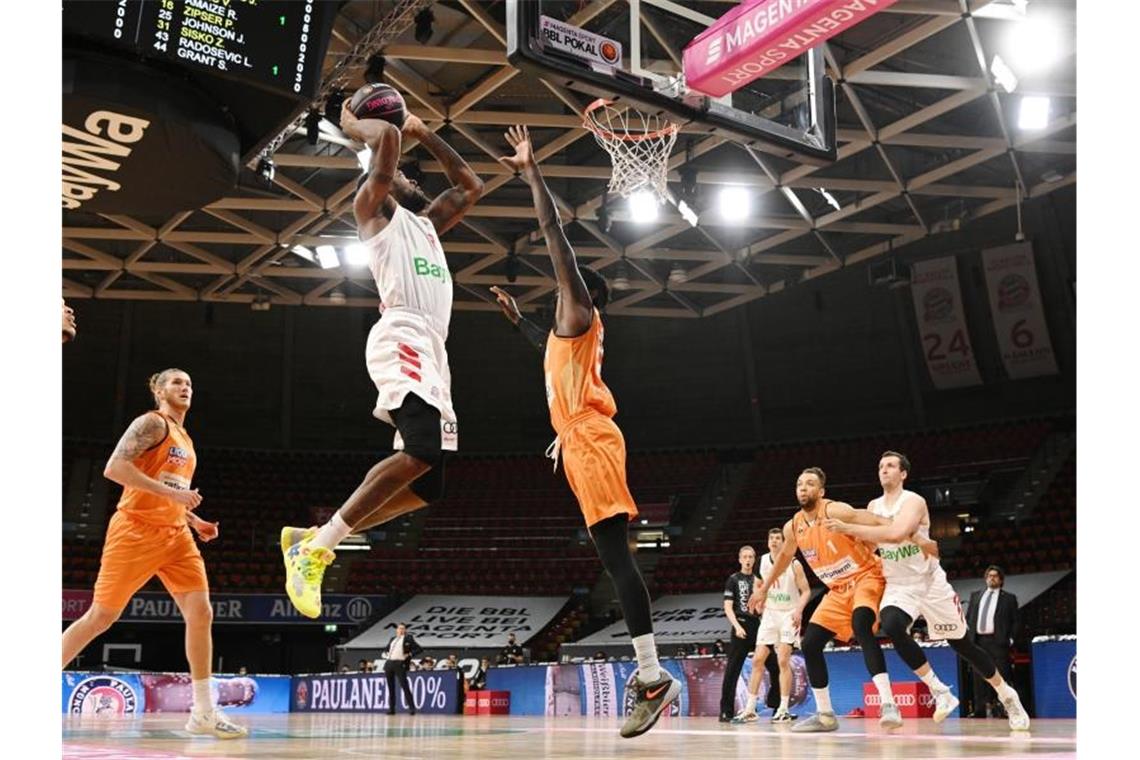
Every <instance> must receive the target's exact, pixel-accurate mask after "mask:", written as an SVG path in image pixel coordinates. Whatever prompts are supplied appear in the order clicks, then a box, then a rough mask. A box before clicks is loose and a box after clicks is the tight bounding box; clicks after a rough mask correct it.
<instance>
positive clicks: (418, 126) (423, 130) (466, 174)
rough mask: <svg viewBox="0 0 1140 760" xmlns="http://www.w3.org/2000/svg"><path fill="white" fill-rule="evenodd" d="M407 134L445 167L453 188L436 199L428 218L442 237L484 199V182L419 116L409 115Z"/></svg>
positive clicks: (406, 127) (405, 131)
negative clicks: (476, 203)
mask: <svg viewBox="0 0 1140 760" xmlns="http://www.w3.org/2000/svg"><path fill="white" fill-rule="evenodd" d="M403 132H404V134H405V135H406V136H407V137H411V138H415V139H416V140H419V141H420V144H421V145H423V146H424V147H425V148H427V150H428V152H429V153H431V154H432V155H433V156H435V158H436V160H437V161H439V163H440V164H441V165H442V166H443V173H444V174H445V175H447V181H448V182H450V183H451V185H452V186H451V187H449V188H448V189H447V190H444V191H443V192H442V193H440V194H439V195H437V196H436V197H435V200H433V201H432V202H431V204H430V205H429V206H428V208H427V217H428V219H430V220H431V223H432V224H433V225H435V231H436V233H437V234H439V235H442V234H443V233H445V232H447V231H448V230H449V229H451V228H452V227H454V226H455V225H457V224H459V220H461V219H462V218H463V215H464V214H466V213H467V212H468V211H469V210H470V209H471V207H472V206H474V205H475V202H476V201H478V200H479V199H480V198H481V197H483V180H481V179H479V175H478V174H476V173H475V172H474V171H472V169H471V167H470V166H469V165H468V164H467V162H466V161H464V160H463V157H462V156H460V155H459V154H458V153H456V152H455V149H454V148H452V147H451V146H450V145H448V144H447V143H446V142H444V140H443V138H441V137H440V136H439V135H437V134H436V133H435V132H432V131H431V130H430V129H428V128H427V127H426V126H425V125H424V123H423V121H422V120H420V118H419V117H418V116H414V115H412V114H408V117H407V119H406V120H405V121H404V126H403Z"/></svg>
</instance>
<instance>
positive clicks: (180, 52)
mask: <svg viewBox="0 0 1140 760" xmlns="http://www.w3.org/2000/svg"><path fill="white" fill-rule="evenodd" d="M161 5H162V9H163V10H162V11H160V13H159V23H158V28H157V29H156V32H155V33H156V39H159V37H158V36H157V35H159V34H161V33H162V32H163V31H164V29H163V22H164V21H166V22H168V24H169V25H168V26H167V27H166V28H167V29H170V28H171V27H174V28H176V29H177V30H178V46H177V49H176V54H177V56H178V57H179V58H183V59H186V60H188V61H192V62H194V63H197V64H199V65H201V66H209V67H210V68H214V69H217V70H219V71H231V70H233V69H235V68H246V69H249V68H253V66H252V64H250V62H249V58H248V57H247V56H246V55H245V54H244V53H242V52H241V48H242V47H243V46H244V44H245V36H244V35H243V34H242V33H241V32H239V31H238V29H240V28H241V23H240V22H241V10H242V8H243V7H244V6H246V5H256V0H217V1H216V2H212V1H211V0H185V3H184V4H183V8H182V17H181V18H180V19H178V20H177V22H178V23H177V25H175V24H173V23H169V22H172V21H174V19H173V18H169V17H167V18H164V17H163V16H164V12H165V14H168V15H169V16H173V10H172V9H170V8H168V6H174V3H170V2H164V3H162V4H161Z"/></svg>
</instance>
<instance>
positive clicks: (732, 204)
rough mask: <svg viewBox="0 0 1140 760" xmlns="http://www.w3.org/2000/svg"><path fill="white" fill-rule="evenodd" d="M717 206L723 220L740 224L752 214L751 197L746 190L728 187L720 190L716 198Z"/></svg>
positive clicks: (738, 187) (732, 186)
mask: <svg viewBox="0 0 1140 760" xmlns="http://www.w3.org/2000/svg"><path fill="white" fill-rule="evenodd" d="M717 206H719V208H720V215H721V217H723V218H724V219H725V220H727V221H730V222H740V221H743V220H745V219H747V218H748V215H749V214H751V213H752V196H751V195H750V194H749V193H748V189H747V188H744V187H740V186H739V185H729V186H728V187H723V188H721V191H720V195H719V196H717Z"/></svg>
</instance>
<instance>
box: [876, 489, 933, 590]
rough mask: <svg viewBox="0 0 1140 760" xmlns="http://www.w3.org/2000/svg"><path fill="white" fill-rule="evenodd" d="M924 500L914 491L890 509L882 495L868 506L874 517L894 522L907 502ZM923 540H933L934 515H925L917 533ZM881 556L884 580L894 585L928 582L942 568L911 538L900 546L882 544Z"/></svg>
mask: <svg viewBox="0 0 1140 760" xmlns="http://www.w3.org/2000/svg"><path fill="white" fill-rule="evenodd" d="M919 498H922V497H920V496H919V495H918V494H916V493H915V492H914V491H907V490H903V491H902V492H901V493H900V494H899V496H898V498H897V499H895V503H894V504H892V505H890V506H887V503H886V497H885V496H880V497H879V498H877V499H875V500H874V501H872V502H871V503H870V504H868V505H867V509H869V510H870V511H871V513H872V514H876V515H878V516H879V517H886V518H887V519H889V520H894V518H895V516H896V515H898V513H899V510H900V509H902V505H903V502H904V501H906V500H907V499H919ZM915 532H916V533H917V534H918V535H920V536H922V537H923V538H927V539H928V538H930V513H929V512H927V514H926V515H924V516H923V518H922V522H920V523H919V525H918V530H917V531H915ZM879 556H880V557H882V558H883V577H884V578H886V579H887V581H888V582H892V583H917V582H919V581H926V580H928V579H929V578H930V577H931V576H932V575H933V574H935V573H936V572H938V571H940V570H941V569H942V565H941V564H940V563H939V561H938V560H937V559H935V558H933V557H928V556H926V555H925V554H923V553H922V549H920V548H919V546H918V544H916V543H914V542H913V541H911V540H910V539H909V538H908V539H907V540H905V541H903V542H902V543H899V544H888V543H880V544H879Z"/></svg>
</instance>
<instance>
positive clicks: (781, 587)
mask: <svg viewBox="0 0 1140 760" xmlns="http://www.w3.org/2000/svg"><path fill="white" fill-rule="evenodd" d="M797 562H799V560H795V559H794V560H792V561H791V563H790V564H789V565H788V568H787V569H786V570H784V574H783V575H781V576H780V579H779V580H778V581H776V582H775V583H773V584H772V585H771V586H769V587H768V599H767V601H765V602H764V609H765V610H772V611H774V612H775V611H780V610H783V611H790V610H794V609H795V608H796V605H797V604H799V603H800V590H799V589H798V588H796V571H795V564H796V563H797ZM773 564H774V563H773V562H772V553H771V552H768V553H767V554H765V555H764V556H763V557H761V558H760V577H761V578H764V579H767V578H768V576H770V575H771V574H772V567H773Z"/></svg>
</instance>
